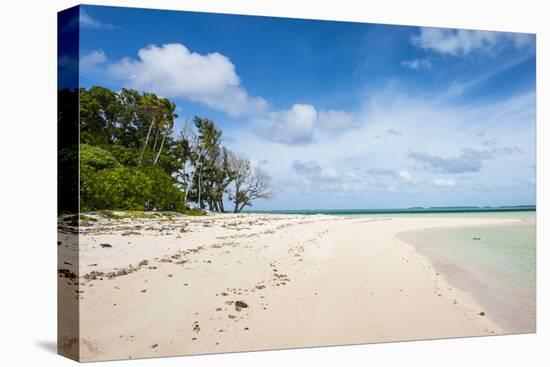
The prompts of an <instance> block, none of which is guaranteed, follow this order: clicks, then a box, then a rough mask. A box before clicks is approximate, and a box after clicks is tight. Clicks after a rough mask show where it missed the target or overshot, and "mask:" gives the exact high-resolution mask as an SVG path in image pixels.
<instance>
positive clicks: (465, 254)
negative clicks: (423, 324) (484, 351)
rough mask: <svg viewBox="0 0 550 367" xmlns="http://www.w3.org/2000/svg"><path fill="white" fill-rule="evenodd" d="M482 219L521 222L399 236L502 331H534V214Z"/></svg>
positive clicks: (416, 232) (488, 214)
mask: <svg viewBox="0 0 550 367" xmlns="http://www.w3.org/2000/svg"><path fill="white" fill-rule="evenodd" d="M479 214H481V213H478V215H479ZM483 216H491V217H495V216H498V217H502V216H504V217H507V218H517V219H521V223H519V224H506V225H498V226H484V227H464V228H450V229H430V230H423V231H414V232H408V233H404V234H402V236H401V237H402V238H403V239H404V240H405V241H407V242H409V243H412V244H414V245H415V246H416V248H417V249H418V250H419V251H420V253H422V254H424V255H426V256H427V257H428V258H430V259H431V260H433V262H434V267H435V268H436V269H438V270H439V271H440V272H441V273H442V274H443V275H444V276H445V277H446V278H447V280H448V281H449V282H450V283H451V284H452V285H454V286H456V287H458V288H462V289H463V290H465V291H467V292H469V293H471V294H472V295H473V296H474V297H475V298H476V299H477V300H478V301H479V303H480V304H481V305H482V306H483V307H485V309H486V314H487V315H488V316H489V317H491V318H492V319H493V320H494V321H495V322H497V323H498V324H500V325H501V326H502V327H503V328H504V330H505V331H507V332H510V333H516V332H517V333H521V332H534V331H535V316H536V223H535V213H534V212H524V213H510V212H507V213H485V214H483Z"/></svg>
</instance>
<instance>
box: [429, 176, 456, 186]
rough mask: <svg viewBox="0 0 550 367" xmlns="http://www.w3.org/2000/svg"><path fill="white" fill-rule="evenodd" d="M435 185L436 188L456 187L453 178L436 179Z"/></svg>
mask: <svg viewBox="0 0 550 367" xmlns="http://www.w3.org/2000/svg"><path fill="white" fill-rule="evenodd" d="M433 184H434V186H436V187H442V188H450V187H454V186H456V181H455V180H453V179H451V178H448V179H447V178H436V179H434V180H433Z"/></svg>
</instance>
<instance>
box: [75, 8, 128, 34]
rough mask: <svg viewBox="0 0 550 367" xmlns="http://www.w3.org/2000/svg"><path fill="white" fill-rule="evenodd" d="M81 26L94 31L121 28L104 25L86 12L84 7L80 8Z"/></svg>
mask: <svg viewBox="0 0 550 367" xmlns="http://www.w3.org/2000/svg"><path fill="white" fill-rule="evenodd" d="M80 26H81V27H82V28H84V29H94V30H110V29H118V28H119V27H117V26H115V25H112V24H108V23H104V22H102V21H99V20H97V19H95V18H93V17H92V16H91V15H90V14H88V12H87V11H86V10H84V9H83V8H82V7H81V8H80Z"/></svg>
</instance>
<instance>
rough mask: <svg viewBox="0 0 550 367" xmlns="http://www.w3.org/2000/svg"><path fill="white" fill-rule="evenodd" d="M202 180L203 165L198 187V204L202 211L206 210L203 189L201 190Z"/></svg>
mask: <svg viewBox="0 0 550 367" xmlns="http://www.w3.org/2000/svg"><path fill="white" fill-rule="evenodd" d="M201 180H202V165H201V168H200V170H199V185H198V190H199V191H198V200H197V201H198V202H199V206H200V208H201V209H204V201H203V200H202V195H201V194H202V189H201Z"/></svg>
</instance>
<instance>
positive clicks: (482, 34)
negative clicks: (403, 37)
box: [411, 28, 534, 56]
mask: <svg viewBox="0 0 550 367" xmlns="http://www.w3.org/2000/svg"><path fill="white" fill-rule="evenodd" d="M411 43H412V44H413V45H415V46H418V47H420V48H423V49H425V50H429V51H434V52H437V53H440V54H447V55H453V56H465V55H468V54H470V53H472V52H474V51H477V50H484V51H486V52H492V51H495V50H496V49H498V48H502V47H504V46H507V45H509V46H511V47H515V48H524V47H528V46H531V45H532V44H534V36H533V35H530V34H521V33H507V32H491V31H476V30H466V29H445V28H420V33H419V34H418V35H415V36H413V37H412V38H411Z"/></svg>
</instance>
